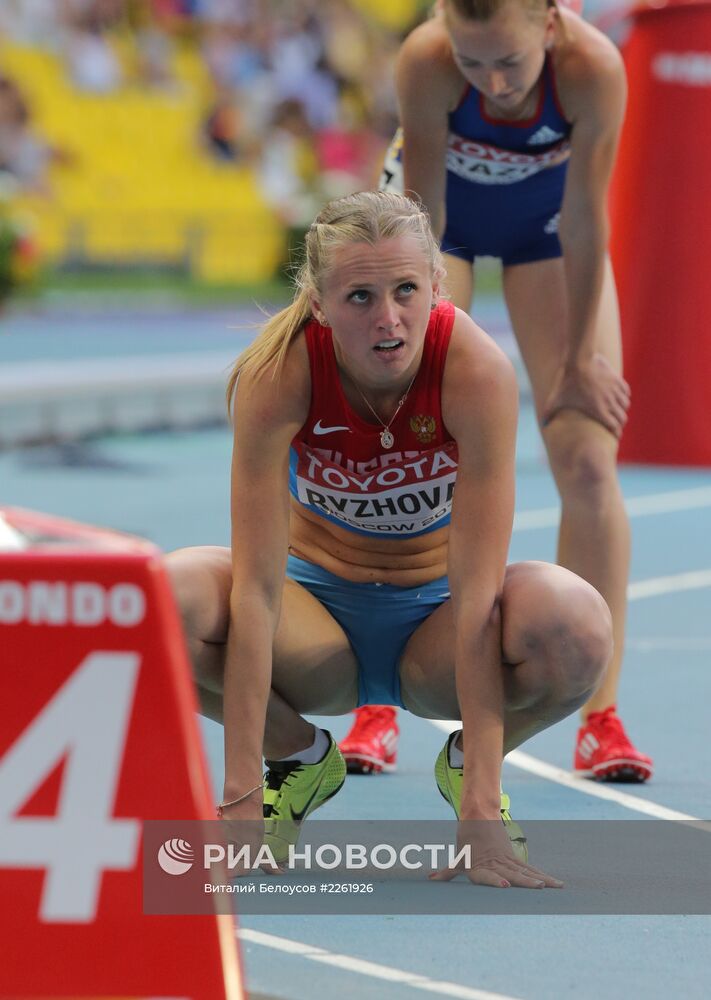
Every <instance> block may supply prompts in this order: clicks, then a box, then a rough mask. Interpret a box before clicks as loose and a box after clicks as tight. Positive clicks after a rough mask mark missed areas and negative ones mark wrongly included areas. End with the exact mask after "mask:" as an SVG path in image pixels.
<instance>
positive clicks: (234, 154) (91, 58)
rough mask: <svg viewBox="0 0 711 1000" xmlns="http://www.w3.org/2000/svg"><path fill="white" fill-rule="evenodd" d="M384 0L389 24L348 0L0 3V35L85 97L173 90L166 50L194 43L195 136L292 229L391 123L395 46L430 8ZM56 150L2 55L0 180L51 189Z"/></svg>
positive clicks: (356, 168)
mask: <svg viewBox="0 0 711 1000" xmlns="http://www.w3.org/2000/svg"><path fill="white" fill-rule="evenodd" d="M394 6H397V7H398V10H399V11H400V16H399V23H398V24H397V25H395V27H393V26H392V24H390V25H384V24H383V23H382V21H381V20H379V18H378V16H377V7H374V5H373V4H372V3H370V4H369V3H358V0H2V3H1V4H0V41H2V39H3V38H7V39H9V40H11V41H12V42H13V43H15V44H21V45H27V46H32V47H36V48H40V49H46V50H49V51H51V52H53V53H54V54H55V55H58V56H59V57H60V58H61V60H62V62H63V64H64V66H65V71H66V74H67V76H68V78H69V79H70V80H71V82H72V85H73V86H74V87H75V88H76V90H77V91H79V92H83V93H92V94H95V95H102V94H104V95H107V94H115V93H117V92H120V91H121V90H122V89H124V88H133V89H135V88H145V89H152V90H153V89H160V90H164V91H166V92H170V91H171V90H172V89H175V88H179V87H180V86H183V85H184V83H182V82H181V81H179V80H177V79H176V78H174V75H173V72H172V66H173V57H174V55H175V52H176V51H177V50H179V49H182V48H185V47H186V46H188V47H191V48H193V49H194V50H196V51H197V52H198V53H199V54H200V56H201V58H202V61H203V63H204V66H205V67H206V68H207V71H208V72H207V79H208V80H209V88H208V90H207V92H206V93H204V94H202V95H201V99H202V102H203V105H204V115H203V119H202V125H201V129H200V134H199V135H197V136H196V142H198V143H200V144H201V145H202V147H203V149H204V150H205V152H206V153H207V154H208V155H209V156H210V157H213V158H214V159H215V160H217V161H219V162H220V163H221V164H224V165H225V166H227V167H229V165H230V164H235V165H240V166H244V165H249V166H250V167H252V168H253V169H254V170H255V173H256V176H257V178H258V183H259V186H260V188H261V191H262V194H263V196H264V198H265V199H266V200H267V202H268V203H269V204H270V205H271V206H272V208H273V209H274V211H275V212H276V213H277V215H278V216H279V218H280V219H281V220H282V222H283V223H284V224H285V225H286V226H287V227H296V228H298V227H299V226H301V225H302V224H304V223H305V222H306V220H308V219H309V218H311V217H312V216H313V213H314V209H315V208H316V207H317V205H318V203H320V202H322V201H323V200H325V199H326V198H328V197H331V196H333V195H336V194H340V193H344V192H345V191H347V190H353V189H355V188H361V187H365V186H371V185H372V184H373V182H374V181H375V179H376V177H377V172H378V164H379V160H380V158H381V155H382V151H383V149H384V146H385V144H386V143H387V141H388V139H389V138H390V136H391V134H392V132H393V130H394V128H395V125H396V106H395V99H394V92H393V85H392V62H393V59H394V55H395V53H396V51H397V48H398V45H399V43H400V41H401V39H402V37H403V35H404V34H405V33H406V32H407V31H408V30H409V29H410V28H411V27H412V25H413V24H414V23H416V22H417V21H418V20H420V19H421V17H422V16H424V13H425V10H426V6H427V5H426V3H424V2H421V0H401V2H400V3H399V4H396V5H394ZM374 10H376V14H375V15H374V13H373V11H374ZM389 13H390V15H392V13H393V11H392V9H391V10H390V12H389ZM389 19H390V21H392V16H390V18H389ZM396 20H397V19H396ZM67 159H68V160H70V159H71V158H70V157H68V158H67ZM57 160H60V161H61V160H62V151H61V150H58V149H54V148H52V147H51V146H50V144H49V143H48V142H46V141H44V140H43V138H42V136H41V135H38V134H37V132H36V130H35V128H34V127H33V123H32V113H31V108H30V107H29V106H28V104H27V101H26V98H25V97H24V95H23V94H22V92H21V90H20V88H19V87H18V86H17V83H16V81H14V80H13V79H11V78H10V77H8V76H6V75H3V67H2V62H1V60H0V176H2V175H4V177H5V179H6V181H7V180H8V178H9V179H11V180H12V182H13V183H14V184H16V185H19V186H21V187H24V188H26V189H31V190H34V191H35V192H44V193H45V194H48V193H49V191H48V185H47V176H46V171H47V166H48V164H49V163H50V162H52V161H55V162H56V161H57Z"/></svg>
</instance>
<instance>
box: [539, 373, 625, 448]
mask: <svg viewBox="0 0 711 1000" xmlns="http://www.w3.org/2000/svg"><path fill="white" fill-rule="evenodd" d="M629 405H630V387H629V385H628V384H627V382H625V380H624V379H623V378H622V376H621V375H619V374H618V373H617V372H616V371H615V370H614V368H613V367H612V365H611V364H610V362H609V361H608V360H607V358H606V357H604V355H602V354H594V355H593V356H592V358H591V359H590V361H586V362H582V363H578V364H577V365H576V366H575V367H574V368H571V367H567V366H561V368H560V369H559V371H558V372H557V374H556V377H555V380H554V382H553V388H552V390H551V393H550V395H549V397H548V402H547V403H546V407H545V409H544V411H543V418H542V421H541V424H542V426H543V427H545V426H546V425H547V424H549V423H550V422H551V421H552V420H553V418H554V417H556V416H557V415H558V414H559V413H560V412H561V410H579V411H580V412H581V413H584V414H586V416H588V417H591V418H592V419H593V420H597V422H598V423H600V424H602V426H603V427H604V428H605V429H606V430H608V431H610V433H611V434H614V435H615V437H616V438H619V437H620V436H621V435H622V430H623V428H624V426H625V424H626V423H627V411H628V409H629Z"/></svg>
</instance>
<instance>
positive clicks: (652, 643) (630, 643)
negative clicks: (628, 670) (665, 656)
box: [625, 635, 711, 662]
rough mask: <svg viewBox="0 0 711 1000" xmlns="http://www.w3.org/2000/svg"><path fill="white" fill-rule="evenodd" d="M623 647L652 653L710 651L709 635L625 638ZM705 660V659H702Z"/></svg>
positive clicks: (638, 651) (710, 640)
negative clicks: (660, 651) (659, 651)
mask: <svg viewBox="0 0 711 1000" xmlns="http://www.w3.org/2000/svg"><path fill="white" fill-rule="evenodd" d="M625 649H634V650H635V651H636V652H637V653H653V652H656V651H658V650H664V651H665V652H670V653H677V652H680V653H709V652H711V636H709V637H704V636H671V635H670V636H648V637H647V638H645V639H640V638H627V639H625ZM704 662H705V661H704Z"/></svg>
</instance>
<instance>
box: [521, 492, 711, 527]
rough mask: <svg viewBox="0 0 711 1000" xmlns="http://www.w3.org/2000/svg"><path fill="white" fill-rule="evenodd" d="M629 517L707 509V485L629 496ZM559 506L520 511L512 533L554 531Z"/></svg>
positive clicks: (709, 502) (710, 502)
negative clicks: (540, 530)
mask: <svg viewBox="0 0 711 1000" xmlns="http://www.w3.org/2000/svg"><path fill="white" fill-rule="evenodd" d="M625 507H626V508H627V513H628V515H629V516H630V517H650V516H651V515H653V514H671V513H673V512H674V511H680V510H697V509H699V508H702V507H711V486H698V487H696V488H694V489H689V490H672V491H671V492H669V493H651V494H649V495H648V496H641V497H630V498H629V499H627V500H625ZM559 521H560V507H541V508H539V509H538V510H522V511H519V513H517V514H516V515H515V517H514V524H513V530H514V531H532V530H535V529H536V528H557V527H558V522H559Z"/></svg>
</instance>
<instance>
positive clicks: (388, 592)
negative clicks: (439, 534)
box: [286, 556, 449, 708]
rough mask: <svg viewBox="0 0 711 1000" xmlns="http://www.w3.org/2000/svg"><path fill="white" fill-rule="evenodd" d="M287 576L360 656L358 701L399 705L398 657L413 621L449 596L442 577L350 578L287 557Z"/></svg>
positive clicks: (447, 583) (419, 621)
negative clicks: (397, 581) (419, 580)
mask: <svg viewBox="0 0 711 1000" xmlns="http://www.w3.org/2000/svg"><path fill="white" fill-rule="evenodd" d="M286 575H287V576H288V577H289V578H290V579H291V580H295V581H296V582H297V583H300V584H301V585H302V586H303V587H305V588H306V589H307V590H308V591H309V593H311V594H313V595H314V597H315V598H316V599H317V600H319V601H320V602H321V604H323V606H324V607H325V608H326V609H327V611H329V612H330V613H331V614H332V615H333V617H334V618H335V619H336V621H337V622H338V623H339V625H340V626H341V628H342V629H343V631H344V632H345V633H346V635H347V636H348V641H349V642H350V644H351V647H352V649H353V652H354V653H355V655H356V659H357V660H358V667H359V670H358V705H359V706H360V705H399V706H400V707H401V708H404V707H405V706H404V705H403V704H402V699H401V697H400V657H401V655H402V651H403V649H404V648H405V646H406V644H407V640H408V639H409V638H410V636H411V635H412V633H413V632H414V631H415V629H416V628H417V626H418V625H419V624H420V623H421V622H423V621H424V620H425V618H428V617H429V616H430V615H431V614H432V612H433V611H435V610H436V609H437V608H438V607H439V606H440V604H443V603H444V601H446V600H447V598H448V597H449V581H448V579H447V577H446V576H443V577H440V578H439V579H438V580H433V581H432V582H431V583H425V584H423V585H422V586H421V587H394V586H392V584H389V583H351V582H350V581H349V580H344V579H343V578H342V577H340V576H336V575H335V574H334V573H329V572H328V571H327V570H325V569H322V568H321V567H320V566H316V565H314V563H310V562H306V560H304V559H298V558H297V557H296V556H289V559H288V561H287V567H286Z"/></svg>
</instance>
